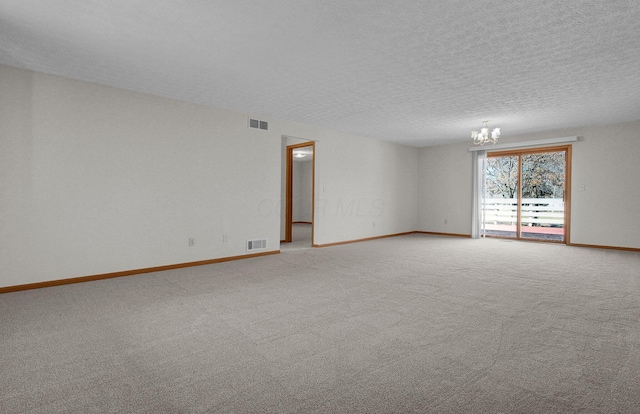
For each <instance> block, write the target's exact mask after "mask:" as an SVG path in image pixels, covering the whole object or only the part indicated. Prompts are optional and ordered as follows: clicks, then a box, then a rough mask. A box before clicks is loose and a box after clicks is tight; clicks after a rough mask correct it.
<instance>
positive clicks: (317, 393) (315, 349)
mask: <svg viewBox="0 0 640 414" xmlns="http://www.w3.org/2000/svg"><path fill="white" fill-rule="evenodd" d="M0 315H1V322H0V350H1V352H0V392H1V395H0V412H2V413H32V412H33V413H37V412H47V413H48V412H65V413H67V412H70V413H86V412H148V413H158V412H167V413H168V412H175V413H179V412H189V413H193V412H215V413H226V412H235V413H243V412H255V413H265V412H279V413H288V412H304V413H313V412H327V413H348V412H351V413H405V412H420V413H464V412H482V413H558V412H563V413H637V412H638V407H640V392H639V390H640V322H639V320H640V254H638V253H633V252H620V251H608V250H592V249H585V248H574V247H566V246H562V245H554V244H542V243H527V242H516V241H505V240H495V239H494V240H491V239H488V240H471V239H461V238H452V237H437V236H428V235H410V236H402V237H395V238H390V239H382V240H375V241H369V242H363V243H355V244H349V245H343V246H336V247H329V248H324V249H308V250H298V251H291V252H287V253H283V254H280V255H274V256H266V257H261V258H254V259H247V260H242V261H235V262H227V263H221V264H215V265H211V266H202V267H195V268H189V269H182V270H175V271H167V272H160V273H151V274H146V275H139V276H132V277H124V278H119V279H110V280H104V281H97V282H90V283H82V284H75V285H67V286H60V287H53V288H47V289H39V290H32V291H24V292H15V293H10V294H4V295H0Z"/></svg>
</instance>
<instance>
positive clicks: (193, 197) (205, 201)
mask: <svg viewBox="0 0 640 414" xmlns="http://www.w3.org/2000/svg"><path fill="white" fill-rule="evenodd" d="M251 115H252V116H256V115H254V114H251ZM248 116H249V114H242V113H238V112H233V111H227V110H222V109H217V108H210V107H205V106H200V105H194V104H190V103H186V102H181V101H176V100H171V99H165V98H160V97H157V96H150V95H145V94H140V93H134V92H128V91H123V90H119V89H115V88H111V87H105V86H101V85H96V84H91V83H86V82H80V81H74V80H70V79H65V78H61V77H57V76H52V75H46V74H42V73H37V72H32V71H28V70H22V69H17V68H13V67H9V66H4V65H0V229H1V231H0V263H1V264H2V268H1V269H0V286H13V285H20V284H27V283H35V282H42V281H48V280H56V279H64V278H72V277H79V276H86V275H95V274H102V273H109V272H118V271H125V270H132V269H140V268H147V267H154V266H162V265H168V264H176V263H185V262H191V261H199V260H208V259H215V258H221V257H228V256H237V255H243V254H246V247H245V246H246V240H247V239H254V238H267V239H268V240H269V242H268V248H267V250H278V249H279V240H280V237H279V236H280V214H281V208H280V200H281V173H282V170H281V165H282V163H281V162H282V151H281V148H282V147H281V142H282V137H283V136H297V137H304V138H305V139H309V140H316V141H317V146H316V153H317V155H316V179H317V182H318V183H319V184H320V187H319V188H318V189H317V190H316V200H318V203H321V204H319V205H318V207H319V208H317V209H316V218H315V222H316V228H315V230H316V243H331V242H337V241H343V240H352V239H359V238H364V237H371V236H376V235H384V234H390V233H398V232H403V231H411V230H413V229H414V228H415V224H416V212H417V200H416V189H417V178H416V177H415V171H416V168H417V150H416V149H415V148H409V147H403V146H400V145H395V144H390V143H386V142H381V141H377V140H373V139H369V138H364V137H357V136H352V135H346V134H340V133H336V132H335V131H331V130H327V129H323V128H316V127H310V126H307V125H302V124H296V123H290V122H286V121H279V120H273V119H268V118H265V117H260V116H258V118H260V119H266V120H268V121H270V125H269V126H270V129H269V131H262V130H254V129H249V128H247V117H248ZM353 152H357V153H358V154H360V159H361V162H359V163H351V162H350V161H351V160H352V158H353V154H352V153H353ZM225 234H226V235H227V237H228V239H227V240H228V241H227V242H223V235H225ZM189 238H194V239H195V245H194V246H192V247H190V246H189V245H188V239H189Z"/></svg>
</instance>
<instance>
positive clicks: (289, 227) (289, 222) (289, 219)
mask: <svg viewBox="0 0 640 414" xmlns="http://www.w3.org/2000/svg"><path fill="white" fill-rule="evenodd" d="M315 144H316V143H315V142H314V141H308V142H302V143H300V144H293V145H287V167H286V198H285V200H286V201H285V205H286V207H285V208H286V213H285V232H284V242H285V243H291V241H292V239H293V235H292V233H293V162H294V161H293V150H294V149H296V148H304V147H311V151H312V153H311V245H312V246H313V245H314V238H313V233H314V231H313V229H314V227H315V225H314V223H315V204H316V203H315V196H316V145H315Z"/></svg>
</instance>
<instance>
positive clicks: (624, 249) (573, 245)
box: [567, 243, 640, 252]
mask: <svg viewBox="0 0 640 414" xmlns="http://www.w3.org/2000/svg"><path fill="white" fill-rule="evenodd" d="M567 246H571V247H588V248H591V249H608V250H623V251H626V252H640V249H638V248H636V247H620V246H603V245H600V244H581V243H567Z"/></svg>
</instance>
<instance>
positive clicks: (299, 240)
mask: <svg viewBox="0 0 640 414" xmlns="http://www.w3.org/2000/svg"><path fill="white" fill-rule="evenodd" d="M310 248H311V224H307V223H293V225H292V227H291V243H281V244H280V251H282V252H289V251H292V250H303V249H310Z"/></svg>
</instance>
